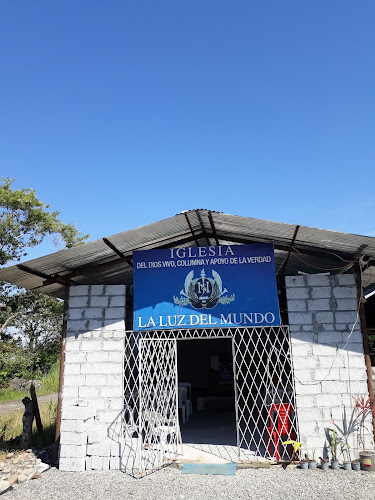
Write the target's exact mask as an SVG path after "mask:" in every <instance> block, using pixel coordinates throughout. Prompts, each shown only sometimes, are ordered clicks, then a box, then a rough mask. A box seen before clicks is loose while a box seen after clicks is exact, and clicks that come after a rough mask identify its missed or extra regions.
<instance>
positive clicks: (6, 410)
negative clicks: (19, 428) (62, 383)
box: [0, 392, 58, 416]
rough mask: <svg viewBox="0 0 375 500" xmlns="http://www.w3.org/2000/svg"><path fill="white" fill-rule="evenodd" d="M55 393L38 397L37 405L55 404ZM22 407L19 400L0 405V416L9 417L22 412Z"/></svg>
mask: <svg viewBox="0 0 375 500" xmlns="http://www.w3.org/2000/svg"><path fill="white" fill-rule="evenodd" d="M57 396H58V394H57V392H55V393H53V394H44V395H43V396H38V403H39V405H42V404H46V403H49V402H50V401H52V402H54V403H55V402H57ZM24 408H25V407H24V406H23V403H22V401H21V400H17V401H7V402H6V403H0V415H1V416H3V415H9V414H10V413H16V412H17V411H20V410H21V411H22V410H24Z"/></svg>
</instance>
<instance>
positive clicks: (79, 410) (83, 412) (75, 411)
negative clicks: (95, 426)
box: [62, 405, 95, 444]
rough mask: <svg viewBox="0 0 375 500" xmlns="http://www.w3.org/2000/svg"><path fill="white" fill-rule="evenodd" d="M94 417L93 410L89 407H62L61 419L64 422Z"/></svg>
mask: <svg viewBox="0 0 375 500" xmlns="http://www.w3.org/2000/svg"><path fill="white" fill-rule="evenodd" d="M94 416H95V410H94V409H93V408H90V407H81V406H67V405H63V408H62V418H63V419H64V420H87V419H88V418H90V417H94ZM67 444H68V443H67ZM69 444H70V443H69Z"/></svg>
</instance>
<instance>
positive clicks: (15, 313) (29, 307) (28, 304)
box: [0, 178, 88, 376]
mask: <svg viewBox="0 0 375 500" xmlns="http://www.w3.org/2000/svg"><path fill="white" fill-rule="evenodd" d="M13 182H14V180H13V179H9V178H3V179H2V184H0V265H5V264H7V263H9V262H11V261H16V262H17V261H20V260H21V258H22V257H25V256H26V255H27V248H31V247H35V246H36V245H38V244H39V243H41V242H42V241H43V240H44V238H46V237H50V238H51V239H52V240H53V241H54V242H55V244H56V240H57V239H60V241H61V244H62V246H63V247H67V248H69V247H72V246H75V245H79V244H81V243H84V241H85V240H86V239H87V238H88V235H86V236H83V235H82V233H81V232H80V231H78V229H77V228H76V227H75V226H74V225H73V224H64V223H63V222H62V221H61V220H60V219H59V218H58V217H59V212H56V211H55V212H50V211H48V208H49V205H46V204H44V203H43V202H42V201H40V200H39V199H38V197H37V196H36V194H35V191H34V190H32V189H26V188H22V189H13V188H12V183H13ZM62 310H63V303H62V301H60V300H58V299H55V298H53V297H48V296H44V295H40V294H36V293H34V292H32V291H30V290H29V291H27V290H24V289H20V288H18V287H15V286H13V285H11V284H9V283H4V282H0V371H1V370H3V371H4V370H5V371H4V373H5V372H7V367H8V368H9V366H10V364H11V360H12V359H13V361H15V357H14V355H13V354H12V353H14V351H15V350H18V351H22V356H23V358H22V359H24V360H25V362H24V365H25V366H27V369H28V370H29V372H30V373H31V372H32V371H33V370H35V369H38V370H39V371H43V366H44V367H46V366H47V367H48V365H50V364H51V362H53V360H54V359H56V356H57V354H58V350H59V346H60V342H59V338H60V330H61V323H62ZM17 363H18V362H17V361H15V362H14V363H13V365H14V367H13V368H12V369H11V370H10V371H9V376H11V375H12V373H13V372H14V370H15V369H16V367H17ZM18 364H19V363H18ZM13 374H14V373H13Z"/></svg>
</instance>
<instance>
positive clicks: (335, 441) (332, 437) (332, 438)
mask: <svg viewBox="0 0 375 500" xmlns="http://www.w3.org/2000/svg"><path fill="white" fill-rule="evenodd" d="M326 431H327V439H328V443H329V446H330V448H331V454H332V460H331V467H332V469H334V470H339V468H340V463H339V460H338V458H337V446H338V445H340V446H341V450H342V449H343V448H344V447H347V448H350V446H349V445H348V443H346V442H345V441H344V439H343V438H339V437H337V432H336V430H335V429H331V428H330V427H328V428H327V429H326Z"/></svg>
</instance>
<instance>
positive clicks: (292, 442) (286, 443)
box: [281, 439, 308, 469]
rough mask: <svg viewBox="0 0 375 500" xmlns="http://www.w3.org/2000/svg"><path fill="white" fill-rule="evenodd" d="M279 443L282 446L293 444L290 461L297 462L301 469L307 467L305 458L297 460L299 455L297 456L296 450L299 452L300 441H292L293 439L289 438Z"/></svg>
mask: <svg viewBox="0 0 375 500" xmlns="http://www.w3.org/2000/svg"><path fill="white" fill-rule="evenodd" d="M281 444H282V445H283V446H288V445H292V446H293V455H292V461H291V463H297V464H298V463H299V464H300V467H301V469H307V466H308V461H307V460H299V457H298V455H299V453H298V452H301V448H302V443H300V442H299V441H294V440H293V439H289V441H284V442H283V443H281ZM305 463H306V466H305ZM302 464H303V465H302Z"/></svg>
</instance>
